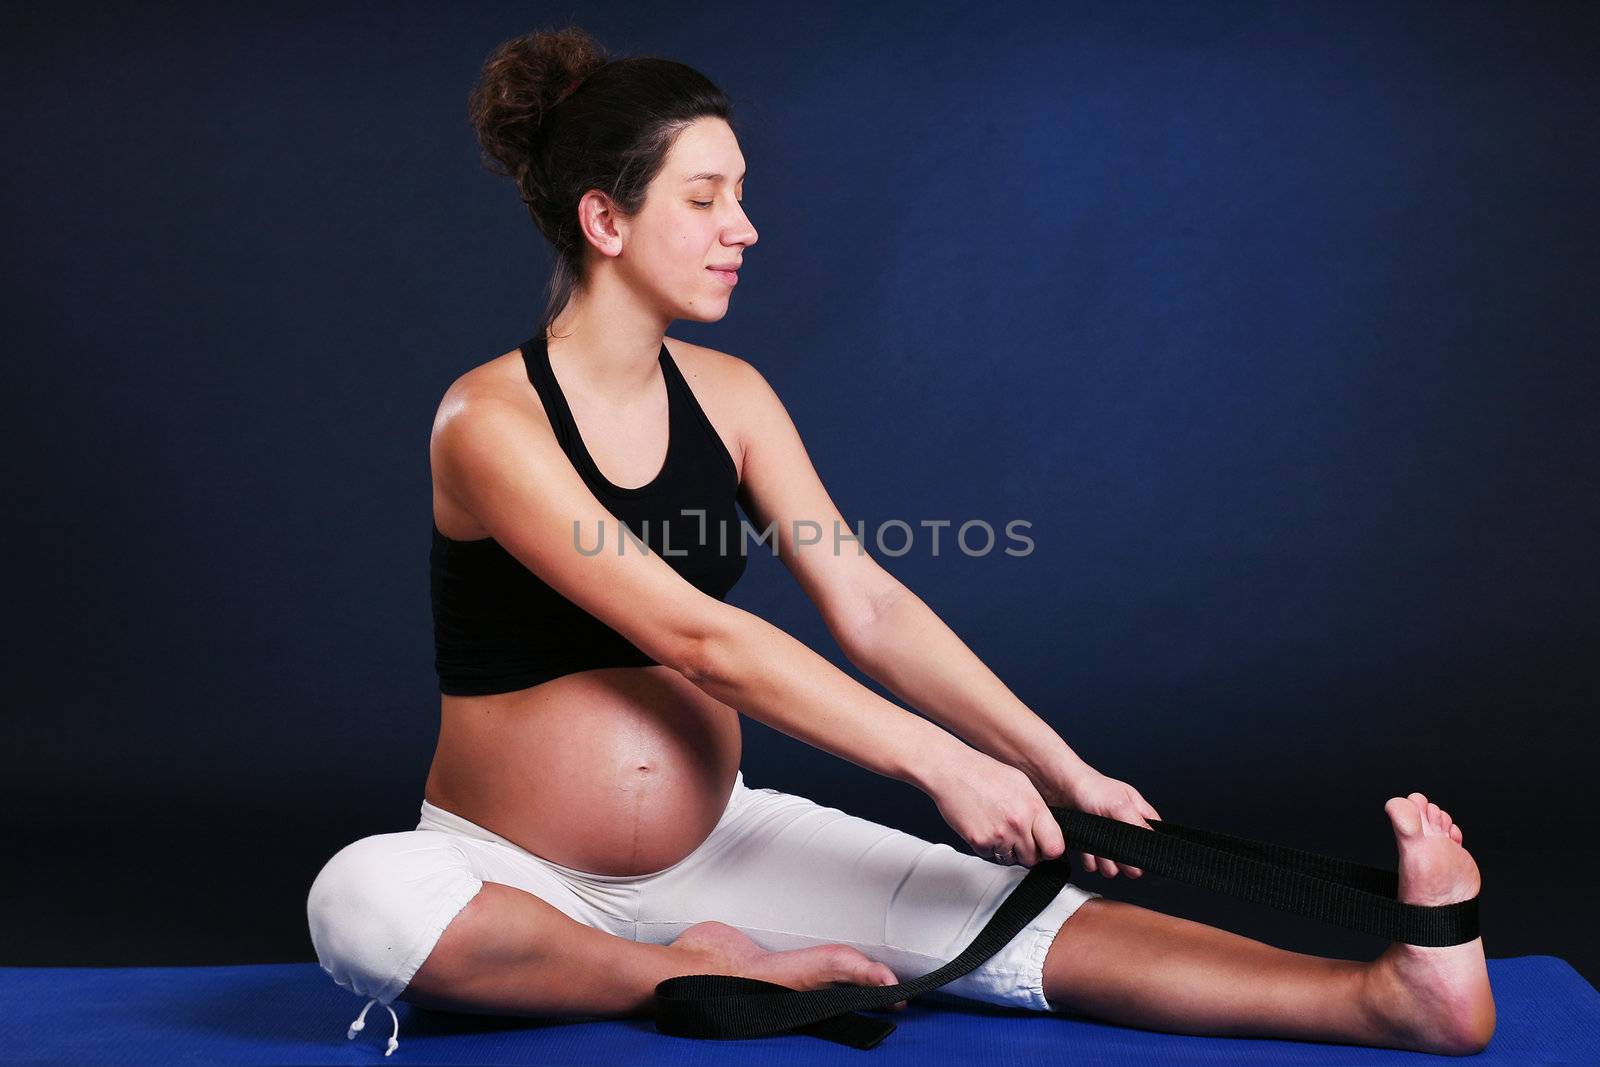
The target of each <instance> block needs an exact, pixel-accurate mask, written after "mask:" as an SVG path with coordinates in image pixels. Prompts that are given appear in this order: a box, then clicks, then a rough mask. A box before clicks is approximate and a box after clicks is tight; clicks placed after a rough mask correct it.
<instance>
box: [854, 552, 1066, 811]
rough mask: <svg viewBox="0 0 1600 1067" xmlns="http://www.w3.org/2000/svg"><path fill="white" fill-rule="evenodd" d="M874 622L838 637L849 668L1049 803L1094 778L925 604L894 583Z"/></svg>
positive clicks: (1062, 800)
mask: <svg viewBox="0 0 1600 1067" xmlns="http://www.w3.org/2000/svg"><path fill="white" fill-rule="evenodd" d="M894 585H895V588H893V589H892V590H891V591H890V592H889V593H888V594H887V595H885V596H883V597H882V598H881V599H880V600H879V601H878V605H877V610H876V611H875V612H874V613H873V615H872V617H871V618H870V620H868V621H866V622H864V623H862V624H861V625H860V626H859V627H858V628H857V629H855V630H854V631H852V632H849V633H841V634H839V635H838V637H839V645H840V648H841V649H843V651H844V654H845V655H846V656H847V657H849V659H850V662H851V663H853V664H855V665H856V666H857V667H859V668H860V669H861V670H862V671H863V672H865V673H866V674H869V675H871V676H872V677H873V678H875V679H877V680H878V681H879V682H881V683H883V685H884V686H885V687H886V688H887V689H889V690H890V691H891V692H893V693H894V694H895V695H896V696H898V697H899V698H900V699H901V700H902V701H904V702H905V703H907V704H909V705H910V706H912V707H914V708H916V709H917V710H918V711H920V712H922V713H923V714H924V715H926V716H928V717H929V718H930V719H933V720H934V721H935V722H937V723H939V724H940V725H941V726H943V727H944V728H945V729H947V730H949V731H950V732H951V733H953V734H955V735H956V736H958V737H960V738H961V739H962V740H964V741H966V742H967V743H968V744H970V745H971V746H972V747H973V748H976V749H978V750H980V751H982V752H985V753H987V754H988V755H990V756H993V757H994V758H995V759H997V760H1000V761H1001V762H1002V763H1007V764H1010V765H1011V766H1013V767H1016V768H1017V769H1018V770H1020V771H1022V772H1023V773H1025V774H1026V775H1027V776H1028V777H1029V778H1030V779H1031V780H1032V781H1033V784H1034V786H1035V787H1036V788H1037V789H1038V790H1039V794H1040V795H1041V796H1042V797H1044V800H1045V803H1047V804H1055V805H1061V804H1066V803H1069V802H1070V795H1071V792H1072V787H1073V785H1074V783H1075V782H1076V781H1077V780H1078V779H1081V778H1083V777H1085V776H1087V775H1093V774H1096V773H1097V772H1096V771H1095V770H1094V769H1093V768H1092V767H1090V766H1089V765H1088V764H1087V763H1085V762H1084V761H1083V759H1082V758H1080V757H1079V756H1078V754H1077V753H1076V752H1074V751H1073V750H1072V748H1071V747H1070V746H1069V745H1068V744H1067V743H1066V742H1065V741H1064V740H1062V739H1061V736H1060V735H1059V734H1057V733H1056V731H1055V730H1054V729H1053V728H1052V727H1051V726H1050V724H1049V723H1047V722H1045V721H1044V720H1043V719H1041V718H1039V716H1038V715H1036V714H1034V713H1033V711H1032V710H1031V709H1029V708H1028V706H1027V705H1026V704H1024V703H1023V702H1022V701H1021V700H1019V699H1017V696H1016V694H1014V693H1012V692H1011V690H1010V689H1008V688H1006V685H1005V683H1004V682H1002V681H1000V679H999V678H997V677H995V674H994V672H993V671H991V670H990V669H989V668H988V667H987V666H985V665H984V663H983V661H982V660H980V659H979V658H978V657H977V655H976V654H975V653H974V652H973V651H972V650H971V649H970V648H968V647H967V646H966V644H965V643H964V642H963V641H962V640H961V638H959V637H957V636H956V635H955V633H954V631H952V630H951V629H950V627H949V626H947V625H946V624H945V622H944V620H943V619H941V618H939V616H938V615H936V614H934V612H933V609H932V608H930V607H928V605H927V604H925V603H923V601H922V598H921V597H919V596H917V595H916V594H915V593H913V592H912V591H911V590H910V589H908V588H906V587H905V585H904V584H902V583H900V582H898V580H896V581H895V583H894Z"/></svg>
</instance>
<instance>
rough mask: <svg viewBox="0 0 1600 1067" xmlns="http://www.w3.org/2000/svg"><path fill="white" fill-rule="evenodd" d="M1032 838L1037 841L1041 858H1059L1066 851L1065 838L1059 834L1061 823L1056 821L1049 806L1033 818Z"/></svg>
mask: <svg viewBox="0 0 1600 1067" xmlns="http://www.w3.org/2000/svg"><path fill="white" fill-rule="evenodd" d="M1033 839H1034V840H1035V841H1037V842H1038V843H1039V855H1040V857H1041V858H1043V859H1047V860H1053V859H1059V858H1060V857H1061V854H1062V853H1064V852H1066V851H1067V841H1066V838H1064V837H1062V836H1061V824H1060V823H1058V822H1056V817H1055V816H1054V815H1051V814H1050V809H1049V808H1046V809H1045V810H1044V813H1043V814H1042V815H1040V816H1039V817H1038V818H1037V819H1035V820H1033Z"/></svg>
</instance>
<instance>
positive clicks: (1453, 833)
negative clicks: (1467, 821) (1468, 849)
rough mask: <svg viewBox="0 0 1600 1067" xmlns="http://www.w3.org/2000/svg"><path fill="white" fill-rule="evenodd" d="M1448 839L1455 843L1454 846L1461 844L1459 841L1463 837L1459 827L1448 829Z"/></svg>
mask: <svg viewBox="0 0 1600 1067" xmlns="http://www.w3.org/2000/svg"><path fill="white" fill-rule="evenodd" d="M1450 837H1451V838H1452V839H1453V840H1454V841H1455V843H1456V844H1458V845H1459V844H1461V843H1462V841H1461V839H1462V837H1463V835H1462V833H1461V827H1459V826H1452V827H1450Z"/></svg>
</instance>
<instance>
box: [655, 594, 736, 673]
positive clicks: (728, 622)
mask: <svg viewBox="0 0 1600 1067" xmlns="http://www.w3.org/2000/svg"><path fill="white" fill-rule="evenodd" d="M718 607H719V608H720V609H721V610H718V611H715V612H713V613H712V615H711V616H710V617H709V618H708V619H707V620H706V621H705V623H704V624H702V625H700V626H697V627H695V628H694V630H693V631H692V632H690V633H688V634H685V635H684V636H683V637H682V638H680V640H679V641H678V645H677V649H676V653H677V655H676V656H675V658H674V662H673V663H672V664H671V666H672V667H673V668H674V669H675V670H676V671H677V672H678V673H679V674H681V675H683V676H684V677H685V678H687V679H688V680H689V681H691V682H693V683H694V684H695V685H696V686H698V687H699V688H701V689H704V690H706V691H707V692H726V691H728V690H729V689H730V688H731V687H732V686H733V685H735V684H736V683H737V682H738V680H739V677H740V674H741V672H740V669H739V666H740V664H741V663H745V662H748V657H747V656H744V655H742V654H741V653H740V652H739V648H738V646H739V635H740V634H741V633H742V632H743V630H744V629H745V627H744V625H743V624H744V622H745V619H746V618H748V615H749V613H748V612H745V611H743V610H741V609H740V608H736V607H733V606H732V605H731V604H723V603H721V602H719V603H718Z"/></svg>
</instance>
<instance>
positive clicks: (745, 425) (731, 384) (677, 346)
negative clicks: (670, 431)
mask: <svg viewBox="0 0 1600 1067" xmlns="http://www.w3.org/2000/svg"><path fill="white" fill-rule="evenodd" d="M666 342H667V350H668V351H670V352H671V353H672V359H673V362H675V363H677V365H678V369H679V370H680V371H682V372H683V377H684V380H686V381H687V382H688V383H689V387H690V388H691V389H693V390H694V395H695V399H697V400H698V401H699V402H700V407H701V409H702V410H704V411H705V413H706V417H707V418H709V419H710V420H711V423H712V425H713V426H714V427H716V430H717V433H718V434H720V435H721V436H722V438H723V442H724V444H726V445H727V446H728V452H729V454H731V455H732V456H733V458H734V465H735V466H736V467H737V468H738V469H739V473H740V477H741V480H742V479H743V474H744V454H745V447H746V444H747V442H748V440H749V434H750V425H749V419H748V415H749V412H750V409H751V402H752V400H753V399H758V398H759V392H758V388H759V387H761V386H763V385H764V382H763V381H762V378H761V374H760V372H759V371H757V370H756V368H755V367H754V366H752V365H751V364H750V363H749V362H748V361H746V360H743V359H740V358H739V357H738V356H734V355H729V354H728V353H727V352H722V351H718V350H717V349H715V348H707V347H706V346H705V345H697V344H691V343H690V342H688V341H680V340H678V339H677V338H676V337H667V338H666Z"/></svg>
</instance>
